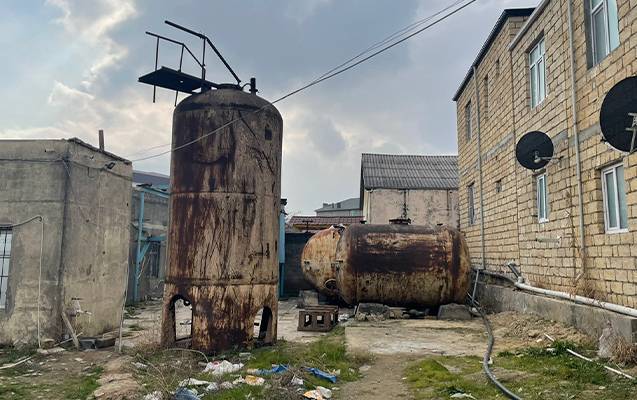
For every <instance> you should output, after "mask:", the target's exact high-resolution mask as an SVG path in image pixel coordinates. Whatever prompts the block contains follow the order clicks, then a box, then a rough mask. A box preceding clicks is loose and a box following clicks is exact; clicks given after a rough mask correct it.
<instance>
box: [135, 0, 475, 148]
mask: <svg viewBox="0 0 637 400" xmlns="http://www.w3.org/2000/svg"><path fill="white" fill-rule="evenodd" d="M464 1H466V0H457V1H455V2H454V3H452V4H450V5H449V6H447V7H445V8H443V9H442V10H440V11H438V12H436V13H434V14H431V15H429V16H427V17H425V18H422V19H419V20H418V21H415V22H413V23H411V24H409V25H407V26H405V27H404V28H401V29H399V30H397V31H396V32H394V33H392V34H391V35H389V36H387V37H385V38H384V39H383V40H380V41H378V42H376V43H374V44H372V45H370V46H369V47H367V48H366V49H365V50H362V51H361V52H360V53H358V54H356V55H355V56H353V57H351V58H349V59H348V60H346V61H344V62H342V63H340V64H339V65H337V66H335V67H334V68H332V69H330V70H329V71H327V72H325V73H323V74H322V75H320V76H318V77H316V78H315V79H314V80H312V81H311V82H314V81H317V80H319V79H321V78H323V77H325V76H326V75H329V74H331V73H332V72H334V71H336V70H338V69H339V68H342V67H344V66H346V65H347V64H349V63H351V62H352V61H355V60H357V59H358V58H360V57H362V56H364V55H365V54H367V53H369V52H370V51H373V50H375V49H377V48H379V47H381V46H382V45H384V44H386V43H389V42H391V41H392V40H393V39H395V38H397V37H400V36H401V35H403V34H405V33H408V32H411V31H413V30H414V29H416V28H417V27H419V26H421V25H423V24H424V23H426V22H428V21H430V20H431V19H433V18H434V17H436V16H438V15H440V14H442V13H443V12H445V11H447V10H449V9H451V8H453V7H455V6H457V5H458V4H460V3H463V2H464ZM170 145H171V143H164V144H160V145H156V146H152V147H148V148H146V149H144V150H141V151H137V152H135V153H131V154H129V155H128V157H131V156H134V155H137V154H142V153H146V152H147V151H150V150H154V149H158V148H161V147H166V146H170Z"/></svg>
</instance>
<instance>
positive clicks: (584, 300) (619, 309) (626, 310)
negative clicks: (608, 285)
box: [483, 271, 637, 318]
mask: <svg viewBox="0 0 637 400" xmlns="http://www.w3.org/2000/svg"><path fill="white" fill-rule="evenodd" d="M483 272H484V271H483ZM515 287H517V288H518V289H522V290H527V291H529V292H534V293H540V294H543V295H546V296H552V297H557V298H560V299H565V300H570V301H573V302H575V303H579V304H585V305H588V306H594V307H599V308H603V309H605V310H608V311H614V312H616V313H620V314H624V315H629V316H631V317H636V318H637V310H635V309H634V308H630V307H624V306H620V305H619V304H614V303H607V302H605V301H601V300H595V299H591V298H590V297H584V296H578V295H572V294H569V293H564V292H558V291H557V290H549V289H540V288H537V287H535V286H531V285H527V284H526V283H521V282H516V283H515Z"/></svg>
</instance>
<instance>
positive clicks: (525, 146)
mask: <svg viewBox="0 0 637 400" xmlns="http://www.w3.org/2000/svg"><path fill="white" fill-rule="evenodd" d="M552 157H553V141H552V140H551V138H550V137H548V135H547V134H546V133H544V132H540V131H532V132H529V133H527V134H525V135H524V136H522V138H521V139H520V140H519V141H518V144H517V145H516V146H515V158H516V159H517V160H518V162H519V163H520V165H522V166H523V167H524V168H526V169H539V168H542V167H544V166H546V164H548V163H549V161H551V158H552Z"/></svg>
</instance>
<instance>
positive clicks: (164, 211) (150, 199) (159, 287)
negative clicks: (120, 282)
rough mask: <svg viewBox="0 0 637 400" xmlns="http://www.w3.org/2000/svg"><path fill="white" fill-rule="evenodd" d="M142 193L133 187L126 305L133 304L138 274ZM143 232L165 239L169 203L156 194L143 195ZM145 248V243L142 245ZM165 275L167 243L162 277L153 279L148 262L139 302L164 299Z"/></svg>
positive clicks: (162, 249)
mask: <svg viewBox="0 0 637 400" xmlns="http://www.w3.org/2000/svg"><path fill="white" fill-rule="evenodd" d="M140 193H141V190H140V189H139V188H137V187H133V197H132V203H131V215H130V218H131V219H130V222H131V225H130V251H129V259H128V265H129V271H128V290H127V292H126V301H127V303H133V302H134V299H133V282H134V278H133V277H134V271H135V259H136V255H137V224H138V222H139V206H140ZM143 225H144V230H143V232H142V237H143V238H145V237H148V236H159V235H165V234H166V229H167V227H168V199H167V198H163V197H161V196H159V195H156V194H153V193H149V192H147V193H145V194H144V223H143ZM142 244H143V242H142ZM165 272H166V241H163V242H162V243H161V245H160V247H159V274H158V275H157V276H154V275H153V274H152V268H151V266H150V264H149V263H148V262H146V263H145V264H144V265H143V268H142V271H141V276H140V279H139V300H144V299H147V298H149V297H161V296H162V295H163V293H164V276H165Z"/></svg>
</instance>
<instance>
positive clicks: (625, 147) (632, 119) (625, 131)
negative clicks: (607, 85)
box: [599, 76, 637, 153]
mask: <svg viewBox="0 0 637 400" xmlns="http://www.w3.org/2000/svg"><path fill="white" fill-rule="evenodd" d="M599 125H600V127H601V129H602V135H603V136H604V141H605V142H607V143H608V144H610V145H611V146H613V147H614V148H615V149H617V150H620V151H626V152H629V153H632V152H633V151H635V150H637V147H636V146H637V140H635V139H636V136H637V77H635V76H632V77H629V78H626V79H624V80H622V81H620V82H619V83H617V84H616V85H615V86H613V87H612V88H611V89H610V90H609V91H608V93H607V94H606V97H605V98H604V101H603V102H602V108H601V110H600V111H599Z"/></svg>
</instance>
